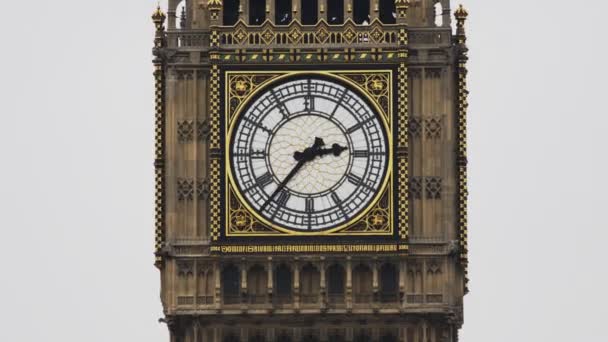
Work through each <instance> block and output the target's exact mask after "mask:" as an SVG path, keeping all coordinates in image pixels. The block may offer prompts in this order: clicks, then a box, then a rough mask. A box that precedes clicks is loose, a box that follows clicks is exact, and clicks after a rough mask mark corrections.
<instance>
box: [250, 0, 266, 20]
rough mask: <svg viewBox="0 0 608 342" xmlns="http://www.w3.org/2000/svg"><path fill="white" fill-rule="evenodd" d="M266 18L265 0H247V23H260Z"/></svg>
mask: <svg viewBox="0 0 608 342" xmlns="http://www.w3.org/2000/svg"><path fill="white" fill-rule="evenodd" d="M264 20H266V0H249V25H262V23H263V22H264Z"/></svg>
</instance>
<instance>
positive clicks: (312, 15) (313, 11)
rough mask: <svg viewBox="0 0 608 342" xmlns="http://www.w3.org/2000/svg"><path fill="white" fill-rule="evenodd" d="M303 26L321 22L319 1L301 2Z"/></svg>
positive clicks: (302, 0)
mask: <svg viewBox="0 0 608 342" xmlns="http://www.w3.org/2000/svg"><path fill="white" fill-rule="evenodd" d="M300 7H301V8H302V13H301V15H302V25H315V24H316V23H317V20H319V3H318V1H317V0H301V2H300Z"/></svg>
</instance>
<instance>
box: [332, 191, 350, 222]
mask: <svg viewBox="0 0 608 342" xmlns="http://www.w3.org/2000/svg"><path fill="white" fill-rule="evenodd" d="M331 199H332V200H333V201H334V202H336V204H337V205H338V208H340V211H341V212H342V215H343V216H344V217H346V216H347V215H346V211H344V207H343V206H342V200H341V199H340V197H339V196H338V194H336V193H335V192H332V193H331Z"/></svg>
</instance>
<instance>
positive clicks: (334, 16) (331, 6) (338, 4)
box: [327, 0, 344, 25]
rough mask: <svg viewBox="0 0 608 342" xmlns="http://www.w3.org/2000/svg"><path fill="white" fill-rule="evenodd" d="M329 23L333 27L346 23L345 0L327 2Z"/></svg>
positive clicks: (329, 0)
mask: <svg viewBox="0 0 608 342" xmlns="http://www.w3.org/2000/svg"><path fill="white" fill-rule="evenodd" d="M327 22H328V23H330V24H333V25H336V24H342V23H344V0H327Z"/></svg>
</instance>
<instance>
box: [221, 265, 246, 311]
mask: <svg viewBox="0 0 608 342" xmlns="http://www.w3.org/2000/svg"><path fill="white" fill-rule="evenodd" d="M240 282H241V277H240V274H239V269H238V268H237V267H236V266H234V265H228V266H226V267H224V269H223V270H222V298H223V300H224V304H238V303H239V302H240V301H239V297H240V296H239V292H240V291H239V287H240Z"/></svg>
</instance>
